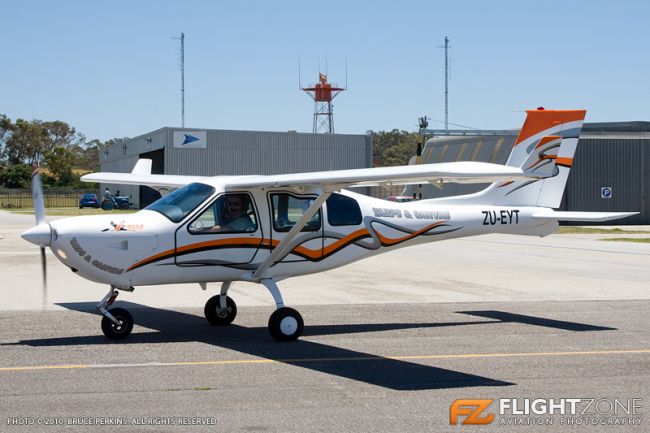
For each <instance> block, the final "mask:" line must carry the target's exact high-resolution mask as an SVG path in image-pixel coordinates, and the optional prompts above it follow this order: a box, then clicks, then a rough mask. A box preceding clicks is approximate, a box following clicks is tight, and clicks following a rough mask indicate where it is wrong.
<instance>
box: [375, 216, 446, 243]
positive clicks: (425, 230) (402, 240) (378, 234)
mask: <svg viewBox="0 0 650 433" xmlns="http://www.w3.org/2000/svg"><path fill="white" fill-rule="evenodd" d="M443 223H444V221H438V222H437V223H433V224H431V225H429V226H426V227H425V228H423V229H420V230H418V231H416V232H413V233H411V234H410V235H407V236H403V237H401V238H397V239H391V238H387V237H385V236H383V235H382V234H381V233H379V232H377V236H378V237H379V239H380V240H381V242H382V244H384V245H386V246H391V245H395V244H398V243H400V242H404V241H407V240H409V239H412V238H414V237H416V236H419V235H421V234H422V233H425V232H428V231H429V230H431V229H432V228H434V227H438V226H439V225H440V224H443Z"/></svg>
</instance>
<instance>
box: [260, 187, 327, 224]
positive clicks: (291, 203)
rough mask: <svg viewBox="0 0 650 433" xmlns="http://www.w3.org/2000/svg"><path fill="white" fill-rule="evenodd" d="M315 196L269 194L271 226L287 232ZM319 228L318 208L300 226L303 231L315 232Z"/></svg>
mask: <svg viewBox="0 0 650 433" xmlns="http://www.w3.org/2000/svg"><path fill="white" fill-rule="evenodd" d="M314 200H316V199H315V198H301V197H294V196H292V195H290V194H271V203H272V205H273V228H274V229H275V231H277V232H288V231H289V230H291V227H293V226H294V225H295V224H296V223H297V222H298V220H299V219H300V218H301V217H302V216H303V215H304V214H305V212H306V211H307V209H309V206H311V205H312V203H313V202H314ZM319 229H320V210H318V212H316V213H315V214H314V216H312V217H311V218H310V219H309V221H307V224H306V225H305V226H304V227H303V228H302V230H301V231H303V232H315V231H317V230H319Z"/></svg>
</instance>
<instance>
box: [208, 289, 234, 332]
mask: <svg viewBox="0 0 650 433" xmlns="http://www.w3.org/2000/svg"><path fill="white" fill-rule="evenodd" d="M224 300H225V304H226V305H225V306H222V305H221V304H222V302H223V301H224ZM203 313H204V314H205V318H206V319H207V320H208V322H210V324H211V325H217V326H225V325H230V324H231V323H232V321H233V320H235V317H236V316H237V304H235V301H233V300H232V298H231V297H230V296H225V295H216V296H213V297H211V298H210V299H208V302H206V303H205V308H204V309H203Z"/></svg>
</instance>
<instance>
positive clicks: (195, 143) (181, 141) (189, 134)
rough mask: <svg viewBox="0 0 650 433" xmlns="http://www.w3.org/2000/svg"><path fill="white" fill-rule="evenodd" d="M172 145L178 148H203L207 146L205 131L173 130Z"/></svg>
mask: <svg viewBox="0 0 650 433" xmlns="http://www.w3.org/2000/svg"><path fill="white" fill-rule="evenodd" d="M174 147H175V148H179V149H205V148H207V147H208V137H207V132H206V131H174Z"/></svg>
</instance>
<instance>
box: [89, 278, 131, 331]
mask: <svg viewBox="0 0 650 433" xmlns="http://www.w3.org/2000/svg"><path fill="white" fill-rule="evenodd" d="M131 291H133V288H131ZM119 293H120V292H119V291H118V290H117V289H116V288H114V287H111V289H110V290H109V291H108V293H107V294H106V296H104V299H102V300H101V301H99V304H97V311H99V312H100V313H101V314H102V315H103V316H104V317H102V332H103V333H104V335H105V336H106V337H108V338H110V339H111V340H123V339H125V338H126V337H128V336H129V335H130V334H131V331H132V330H133V316H131V313H129V312H128V311H126V310H125V309H124V308H111V309H110V310H109V309H108V307H110V306H111V305H113V302H115V298H117V295H119Z"/></svg>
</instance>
